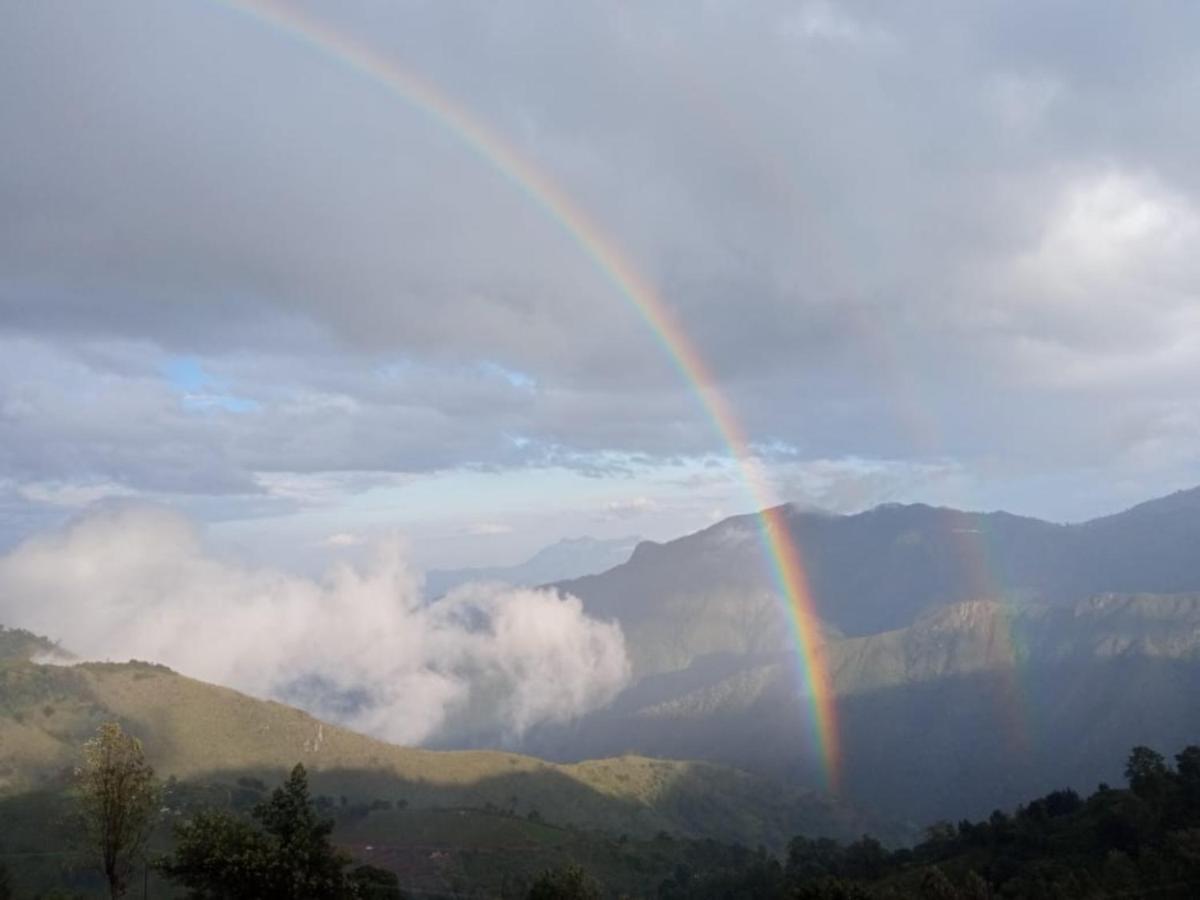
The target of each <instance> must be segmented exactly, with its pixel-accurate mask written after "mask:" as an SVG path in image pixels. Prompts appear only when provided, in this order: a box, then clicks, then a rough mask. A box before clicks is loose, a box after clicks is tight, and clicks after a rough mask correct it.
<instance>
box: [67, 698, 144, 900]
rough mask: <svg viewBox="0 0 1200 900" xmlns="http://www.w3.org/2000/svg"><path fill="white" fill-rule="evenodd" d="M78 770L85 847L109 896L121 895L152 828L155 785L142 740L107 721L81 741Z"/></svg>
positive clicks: (125, 888)
mask: <svg viewBox="0 0 1200 900" xmlns="http://www.w3.org/2000/svg"><path fill="white" fill-rule="evenodd" d="M83 760H84V762H83V766H82V767H81V768H80V770H79V773H78V776H77V779H76V780H77V786H78V792H79V808H80V813H81V819H82V825H83V831H84V833H85V834H86V836H87V844H88V847H89V849H90V850H91V851H92V853H93V854H94V855H95V858H96V860H97V862H98V863H99V864H100V869H101V871H103V872H104V880H105V881H106V882H107V883H108V891H109V895H110V896H111V897H114V898H116V897H123V896H124V895H125V892H126V890H127V889H128V887H129V877H130V875H131V874H132V872H133V869H134V866H135V865H136V864H137V862H138V861H139V859H140V856H141V853H142V850H143V849H144V848H145V846H146V842H147V840H148V839H149V837H150V832H151V830H152V829H153V828H154V822H155V817H156V815H157V812H158V789H157V787H156V786H155V784H154V770H153V769H152V768H150V766H149V765H148V764H147V763H146V757H145V755H144V754H143V753H142V745H141V742H140V741H138V740H137V739H136V738H132V737H130V736H129V735H127V734H126V733H125V732H124V731H122V730H121V726H120V725H118V724H117V723H115V722H106V723H105V724H103V725H101V726H100V728H99V729H98V730H97V732H96V736H95V737H94V738H92V739H91V740H89V741H88V742H87V743H85V744H84V745H83Z"/></svg>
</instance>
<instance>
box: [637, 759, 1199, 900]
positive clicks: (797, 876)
mask: <svg viewBox="0 0 1200 900" xmlns="http://www.w3.org/2000/svg"><path fill="white" fill-rule="evenodd" d="M1175 763H1176V764H1175V766H1174V768H1172V767H1171V766H1169V765H1168V763H1167V761H1166V760H1165V759H1164V758H1163V757H1162V756H1161V755H1160V754H1158V753H1157V752H1155V751H1153V750H1151V749H1149V748H1147V747H1136V748H1134V750H1133V752H1132V753H1131V754H1130V757H1129V762H1128V764H1127V766H1126V770H1125V774H1126V777H1127V778H1128V781H1129V789H1128V790H1116V789H1113V788H1110V787H1108V786H1107V785H1100V787H1099V788H1097V790H1096V791H1095V793H1093V794H1092V795H1091V796H1090V797H1088V798H1087V799H1083V798H1081V797H1080V796H1079V795H1078V794H1076V793H1075V792H1074V791H1071V790H1060V791H1054V792H1052V793H1050V794H1047V795H1046V796H1044V797H1041V798H1039V799H1037V800H1034V801H1033V802H1031V803H1029V804H1026V805H1023V806H1020V807H1018V808H1017V810H1016V811H1015V813H1013V814H1012V815H1008V814H1005V813H1003V812H1000V811H999V810H997V811H996V812H993V813H992V815H991V817H990V818H988V819H986V820H984V821H981V822H968V821H962V822H959V823H958V824H957V825H952V824H950V823H948V822H941V823H938V824H935V825H933V826H931V827H930V828H929V829H928V830H927V833H926V837H925V840H924V841H922V842H921V843H919V844H917V845H916V846H915V847H912V848H905V849H900V850H895V851H888V850H886V849H885V848H884V847H883V846H882V845H880V844H879V843H878V842H877V841H875V840H873V839H872V838H869V837H863V838H862V839H861V840H859V841H857V842H855V843H852V844H849V845H841V844H839V843H837V842H835V841H831V840H825V839H811V838H804V837H797V838H795V839H794V840H793V841H792V843H791V845H790V846H789V848H788V853H787V857H786V859H785V860H784V861H783V862H781V861H779V860H776V859H773V858H770V857H768V856H762V857H759V858H757V859H753V860H749V861H748V863H747V864H744V865H741V866H738V867H736V868H733V869H728V868H725V869H722V868H719V867H718V868H710V869H709V870H707V871H701V872H692V871H682V872H680V873H677V874H676V875H675V876H674V877H672V878H671V879H669V880H668V881H667V882H665V883H664V884H662V885H661V886H660V887H659V890H658V895H659V897H660V898H663V900H667V898H718V897H720V898H731V897H746V898H750V897H755V898H765V900H771V898H780V900H783V898H791V900H884V898H888V900H892V898H895V900H900V898H909V897H917V898H930V900H988V898H1008V897H1012V898H1047V900H1049V898H1064V900H1065V898H1072V900H1074V898H1097V900H1099V898H1106V897H1178V898H1186V897H1194V896H1196V895H1197V893H1198V892H1200V747H1195V746H1191V747H1188V748H1186V749H1185V750H1183V751H1182V752H1181V753H1179V754H1178V755H1177V756H1176V757H1175Z"/></svg>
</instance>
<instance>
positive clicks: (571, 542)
mask: <svg viewBox="0 0 1200 900" xmlns="http://www.w3.org/2000/svg"><path fill="white" fill-rule="evenodd" d="M639 542H640V538H637V537H620V538H594V537H587V536H585V537H577V538H564V539H563V540H561V541H558V542H557V543H555V544H551V545H550V546H549V547H543V548H542V549H541V550H539V551H538V552H537V553H535V554H534V555H533V556H531V557H530V558H529V559H527V560H525V561H524V562H522V563H518V564H517V565H514V566H488V567H479V568H469V569H431V570H430V571H428V572H426V573H425V594H426V596H427V597H430V598H431V599H432V598H437V597H440V596H442V595H443V594H446V593H448V592H449V591H451V590H453V589H454V588H456V587H459V586H460V585H463V584H467V583H468V582H481V583H496V582H499V583H502V584H508V585H512V586H513V587H532V586H534V585H538V584H546V583H548V582H551V581H563V580H565V579H568V578H579V577H581V576H583V575H592V574H595V573H597V572H604V571H607V570H608V569H611V568H613V567H614V566H619V565H620V564H621V563H623V562H625V561H626V560H628V559H629V555H630V554H631V553H633V550H634V548H635V547H636V546H637V545H638V543H639Z"/></svg>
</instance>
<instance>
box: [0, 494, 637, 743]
mask: <svg viewBox="0 0 1200 900" xmlns="http://www.w3.org/2000/svg"><path fill="white" fill-rule="evenodd" d="M0 622H2V623H3V624H6V625H10V626H19V627H23V628H28V629H31V630H33V631H36V632H39V633H43V634H46V635H49V636H51V637H53V638H55V639H58V640H61V641H62V643H63V645H64V646H65V647H67V648H69V649H70V650H71V651H73V652H74V653H77V654H79V655H81V656H83V657H85V658H89V659H120V660H123V659H128V658H138V659H146V660H153V661H155V662H162V663H165V664H167V665H169V666H171V667H172V668H175V669H177V670H179V671H180V672H183V673H185V674H187V675H192V676H195V677H197V678H202V679H205V680H208V681H214V682H218V683H220V684H226V685H229V686H231V687H235V688H238V689H241V690H244V691H247V692H249V693H252V694H256V695H259V696H266V697H273V698H277V699H281V700H284V701H287V702H293V703H296V704H297V705H300V706H303V707H305V708H306V709H308V710H310V711H311V712H313V713H314V714H315V715H318V716H321V717H323V718H326V719H330V720H334V721H337V722H340V723H342V724H345V725H347V726H349V727H352V728H355V729H358V730H361V731H365V732H368V733H370V734H374V735H377V736H379V737H382V738H386V739H388V740H392V741H398V742H404V743H421V742H427V741H438V742H452V741H454V740H455V739H456V738H470V739H474V740H479V739H492V740H498V741H503V740H506V739H511V738H514V737H517V736H519V735H520V734H521V733H522V732H523V731H524V730H525V729H527V728H529V727H531V726H533V725H535V724H537V723H540V722H548V721H564V720H569V719H571V718H573V717H575V716H579V715H581V714H583V713H585V712H588V711H589V710H591V709H594V708H596V707H599V706H602V705H604V704H606V703H608V702H609V701H610V700H611V699H612V698H613V697H614V696H615V695H616V694H617V693H618V692H619V691H620V690H621V688H623V687H624V686H625V684H626V682H627V681H628V678H629V663H628V659H627V657H626V654H625V644H624V638H623V636H622V634H621V630H620V627H619V626H618V625H617V624H615V623H607V622H600V621H597V620H595V619H591V618H589V617H588V616H586V615H585V614H584V612H583V606H582V604H581V603H580V601H579V600H578V599H576V598H574V597H571V596H560V595H559V594H557V593H555V592H552V591H542V590H538V591H535V590H512V589H507V588H495V587H491V588H489V587H483V586H468V587H466V588H463V589H460V590H457V591H455V592H453V593H452V594H450V595H449V596H447V597H445V598H443V599H441V600H438V601H436V602H433V603H428V602H425V601H423V600H422V596H421V582H420V577H419V576H418V575H417V574H416V573H414V572H413V571H412V570H411V569H409V568H408V566H407V565H406V564H405V561H404V559H403V555H402V552H401V547H400V545H399V542H391V543H384V544H381V545H380V546H379V547H378V548H377V554H376V556H375V559H374V561H373V562H372V563H371V564H370V565H368V566H365V567H363V568H362V569H355V568H351V567H349V566H339V567H336V568H334V569H333V570H331V571H330V572H329V573H328V574H327V575H326V576H325V578H323V579H321V580H320V581H316V580H311V579H307V578H301V577H297V576H294V575H290V574H286V573H283V572H279V571H274V570H267V569H253V568H247V567H244V566H240V565H237V564H233V563H230V562H228V561H223V560H221V559H219V558H217V557H215V556H214V555H213V554H211V553H210V552H208V551H207V550H206V548H205V547H204V545H203V543H202V541H201V538H200V535H199V534H198V533H197V531H196V529H195V528H194V527H193V526H192V525H191V524H190V523H189V522H188V521H187V520H186V519H184V518H182V517H181V516H179V515H177V514H175V513H172V512H168V511H166V510H162V509H157V508H150V507H144V506H136V507H135V506H129V507H121V508H113V509H105V510H99V511H96V512H93V513H91V514H89V515H87V516H85V517H84V518H81V519H79V520H77V521H75V522H73V523H72V524H70V525H68V526H67V527H66V528H64V529H62V530H61V531H58V532H55V533H53V534H48V535H44V536H39V537H36V538H33V539H31V540H29V541H26V542H25V543H24V544H22V545H20V546H19V547H17V548H16V549H15V550H13V551H12V552H11V553H9V554H8V555H6V556H4V557H0Z"/></svg>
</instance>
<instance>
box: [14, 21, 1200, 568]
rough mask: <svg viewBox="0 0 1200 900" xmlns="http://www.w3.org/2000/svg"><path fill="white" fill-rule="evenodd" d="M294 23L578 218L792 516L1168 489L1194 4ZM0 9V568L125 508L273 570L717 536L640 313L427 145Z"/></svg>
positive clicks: (171, 54) (238, 31) (314, 83)
mask: <svg viewBox="0 0 1200 900" xmlns="http://www.w3.org/2000/svg"><path fill="white" fill-rule="evenodd" d="M303 8H304V9H305V10H306V12H307V14H308V15H310V16H312V17H314V18H316V19H318V20H320V21H322V22H323V23H325V25H326V27H327V28H328V29H331V30H332V31H335V32H338V33H341V34H343V35H346V36H349V37H350V38H352V39H353V40H357V41H360V42H362V43H365V44H367V45H369V46H371V47H372V48H374V49H375V50H376V51H378V52H379V53H382V54H385V55H387V56H388V57H390V58H392V59H394V60H395V61H396V62H397V63H398V64H400V65H402V66H404V67H405V68H406V69H408V70H410V71H412V72H414V73H417V74H419V75H420V76H421V77H422V78H424V79H426V80H427V81H429V82H431V83H433V84H435V85H437V86H438V88H439V89H441V90H442V91H443V92H445V93H446V94H448V95H450V96H452V97H454V98H456V100H457V101H458V102H460V103H461V104H462V105H463V106H464V107H465V108H466V109H468V110H470V111H471V113H472V114H473V115H474V116H475V117H476V118H477V119H478V120H479V122H481V123H482V124H483V125H484V126H486V127H487V128H488V129H490V130H492V131H493V132H495V133H497V134H499V135H501V136H503V138H504V139H505V140H506V141H508V142H509V143H510V144H512V145H513V146H515V147H516V148H517V150H518V151H519V152H520V153H521V154H522V155H523V157H524V158H525V159H526V160H528V162H529V163H530V164H531V165H532V166H533V167H535V168H536V169H538V170H539V171H541V172H543V173H544V174H545V175H546V177H548V178H549V179H551V180H552V181H553V182H555V183H557V185H558V186H559V187H561V189H562V190H563V191H564V192H565V193H566V194H567V195H569V196H570V197H571V198H572V199H573V202H574V203H576V204H577V205H578V206H579V207H580V208H581V209H583V210H585V211H586V212H587V213H588V215H589V216H590V217H591V218H593V219H594V220H595V221H596V222H598V223H599V224H600V226H601V227H602V229H603V230H604V231H605V232H606V234H607V235H608V236H609V237H610V239H611V240H612V241H613V242H614V243H615V244H617V245H619V246H620V247H621V248H623V250H624V252H625V253H626V254H627V256H628V259H629V260H630V261H631V263H632V264H634V265H635V266H636V267H637V268H638V269H639V270H640V271H641V272H642V273H643V275H644V276H645V277H646V278H647V279H648V280H649V281H650V282H652V283H653V284H654V285H655V286H656V287H657V289H658V291H659V293H660V294H661V295H662V296H663V297H664V298H665V300H666V302H667V303H668V304H669V306H670V307H671V309H672V311H673V312H674V314H675V316H676V317H677V318H678V320H679V321H680V322H681V323H682V325H683V327H684V329H685V331H686V332H687V333H688V335H689V336H690V339H691V340H692V341H693V342H694V344H695V345H696V347H697V348H698V351H699V353H700V355H701V356H702V357H703V358H704V359H705V360H706V361H707V362H708V364H709V366H710V367H711V369H712V371H713V372H714V373H715V375H716V378H717V380H718V383H719V387H720V389H721V390H722V391H723V392H725V394H726V395H727V397H728V398H729V401H730V404H731V406H732V407H733V408H734V409H735V410H736V411H737V413H738V415H739V416H740V417H741V419H742V421H743V424H744V426H745V428H746V431H747V432H748V433H749V435H750V436H751V438H752V440H753V441H754V442H755V445H756V447H757V448H758V451H759V452H760V453H761V455H762V462H763V465H764V467H765V470H766V471H767V472H768V473H769V475H770V477H771V479H772V481H773V483H774V484H775V487H776V493H777V496H778V497H780V498H781V499H790V500H795V501H797V502H801V503H807V504H816V505H820V506H824V507H827V508H831V509H837V510H852V509H858V508H862V507H864V506H867V505H870V504H873V503H876V502H881V501H885V500H916V499H923V500H928V501H931V502H943V503H951V504H955V505H960V506H967V507H976V508H980V507H983V508H997V507H1002V508H1008V509H1011V510H1013V511H1015V512H1023V513H1030V514H1035V515H1041V516H1046V517H1049V518H1053V519H1057V520H1065V519H1077V518H1083V517H1087V516H1091V515H1094V514H1098V513H1103V512H1108V511H1112V510H1115V509H1117V508H1120V507H1121V506H1123V505H1126V504H1129V503H1132V502H1135V501H1138V500H1141V499H1145V498H1148V497H1150V496H1153V495H1155V494H1158V493H1164V492H1167V491H1170V490H1173V489H1176V488H1179V487H1185V486H1191V485H1193V484H1195V483H1196V482H1200V466H1198V465H1197V452H1196V451H1197V449H1198V448H1200V303H1198V302H1197V292H1198V291H1200V257H1198V255H1197V253H1196V247H1197V246H1198V244H1197V241H1198V239H1200V207H1198V206H1197V203H1198V202H1200V199H1198V195H1197V191H1198V189H1200V183H1198V179H1200V167H1198V166H1197V165H1196V164H1195V162H1196V160H1197V158H1200V156H1198V152H1200V119H1198V118H1197V116H1196V115H1195V110H1196V108H1197V107H1198V106H1200V55H1197V54H1196V53H1195V52H1194V50H1195V40H1194V36H1195V34H1196V33H1197V31H1196V29H1197V26H1198V25H1200V21H1198V20H1200V7H1197V6H1195V5H1194V4H1185V3H1177V4H1171V3H1162V4H1124V3H1122V4H1116V3H1112V4H1109V3H1097V2H1093V0H1088V2H1070V3H1064V2H1037V3H1032V2H1031V3H1012V2H994V3H975V4H969V5H966V4H961V3H958V2H944V3H932V2H930V3H918V4H903V5H901V4H893V3H833V2H828V3H826V2H808V3H768V2H764V3H755V4H746V3H734V2H706V3H657V4H646V3H613V2H598V3H583V2H580V3H571V4H563V3H560V2H544V3H539V2H528V3H519V4H517V3H511V4H499V3H493V2H479V3H442V2H411V3H409V2H391V0H389V2H382V0H378V2H360V0H339V2H337V3H333V2H326V3H306V4H303ZM0 15H2V17H3V21H2V27H0V84H2V85H3V89H2V90H0V137H2V139H3V140H2V146H3V151H2V152H0V549H3V548H7V547H10V546H12V545H14V544H15V543H17V542H19V541H21V540H22V539H24V538H27V537H29V536H30V535H33V534H35V533H38V532H41V531H43V530H45V529H48V528H52V527H54V526H55V525H56V524H57V523H59V522H61V521H62V520H63V519H64V518H67V517H70V516H72V515H75V514H77V513H79V512H80V511H81V510H85V509H87V508H89V506H90V505H92V504H95V503H104V502H111V501H112V500H113V499H122V498H124V499H130V498H132V499H135V500H137V499H141V500H149V501H152V502H154V503H159V504H165V505H167V506H170V507H173V508H175V509H177V510H179V511H181V512H183V513H184V514H185V515H187V516H188V517H190V518H192V519H194V520H198V521H200V522H203V523H207V529H208V533H209V534H210V535H211V536H212V537H213V538H215V539H216V540H217V541H219V542H224V543H225V544H226V545H227V546H229V547H232V548H236V549H237V550H238V551H240V552H244V553H246V554H248V555H251V556H262V557H265V558H269V559H271V560H273V561H276V562H282V563H285V564H295V565H297V566H303V565H309V564H311V563H312V562H313V560H323V559H326V558H328V557H330V556H335V555H338V554H342V553H349V552H353V548H354V547H356V546H357V545H359V544H360V543H362V542H365V541H369V540H370V539H371V538H372V537H375V536H378V535H380V534H383V533H385V532H392V531H399V532H400V533H401V534H402V535H403V536H404V537H405V538H406V539H407V540H408V542H409V546H410V552H411V553H412V555H413V558H414V559H415V560H416V562H417V563H418V565H460V564H470V563H494V562H506V561H515V560H516V559H517V558H519V557H521V556H523V555H526V554H527V553H529V552H531V551H532V550H534V549H536V548H537V547H539V546H541V545H542V544H545V543H548V542H550V541H552V540H555V539H557V538H559V537H562V536H566V535H577V534H583V533H592V534H596V535H618V534H620V535H624V534H629V533H640V534H643V535H646V536H651V537H660V538H661V537H669V536H673V535H677V534H680V533H682V532H685V531H688V530H692V529H694V528H697V527H700V526H703V525H705V524H707V523H708V522H709V521H711V520H712V519H713V518H715V517H719V516H722V515H727V514H732V513H734V512H741V511H745V510H746V509H747V508H748V505H749V502H750V501H749V500H748V499H747V497H746V495H745V493H744V492H743V490H742V489H741V487H740V486H739V483H738V479H737V474H736V471H735V469H734V467H733V466H731V465H730V463H729V460H728V458H727V456H726V449H725V448H724V446H723V444H722V442H721V440H720V437H719V435H718V434H717V432H716V430H715V429H714V427H713V425H712V422H711V421H710V420H709V419H708V418H707V416H706V414H705V412H704V410H703V408H702V407H701V405H700V404H699V402H698V400H697V398H696V396H695V394H694V393H693V392H692V391H691V389H690V387H689V385H688V384H686V383H685V382H684V381H683V379H682V378H681V377H680V375H679V373H678V371H677V370H676V369H675V368H674V367H673V365H672V363H671V361H670V359H669V358H668V357H667V355H666V354H665V353H664V350H663V348H662V345H661V343H660V342H659V341H658V340H657V339H656V338H655V336H654V335H653V334H652V333H651V332H650V331H649V330H648V328H647V327H646V325H645V323H644V322H643V321H642V320H641V319H640V318H639V316H638V315H637V314H636V313H635V312H634V311H633V310H632V309H631V308H630V307H629V305H628V304H627V303H625V302H624V301H623V299H622V298H621V297H620V295H619V294H617V292H616V291H615V290H614V289H613V287H612V285H611V283H610V282H609V281H608V280H607V279H606V278H605V277H604V276H603V275H602V273H600V272H599V271H598V270H597V269H596V267H595V265H594V264H593V263H592V261H591V260H589V258H588V257H587V256H586V255H585V254H584V253H582V252H581V250H580V248H579V247H578V246H577V245H576V244H575V243H574V242H573V241H572V239H571V238H570V236H569V235H568V234H566V233H565V232H564V230H563V229H562V227H561V226H560V225H559V224H558V223H556V222H555V221H553V220H552V219H551V218H549V217H548V216H547V215H546V214H545V213H544V212H543V211H542V210H541V209H540V208H539V207H538V206H537V204H535V203H533V202H531V201H530V199H529V197H528V196H527V195H525V194H523V193H522V192H521V191H520V190H518V189H515V188H514V186H513V185H512V184H511V183H510V182H508V181H506V180H505V179H503V178H501V177H499V176H498V174H497V172H496V171H495V170H494V169H492V168H489V167H488V166H487V165H486V164H485V163H484V162H482V161H481V160H480V158H479V157H478V156H477V155H475V154H473V153H472V152H470V151H469V150H468V149H467V148H466V147H465V146H464V144H463V142H462V141H461V140H460V139H459V138H457V137H456V136H455V135H454V134H452V133H451V132H450V131H448V130H447V129H446V128H444V127H442V126H440V125H439V124H438V123H437V122H435V121H434V120H432V119H431V118H430V117H429V116H427V115H424V114H422V113H421V112H420V111H418V110H416V109H414V108H413V107H412V106H411V105H409V104H406V103H405V102H404V101H403V100H400V99H398V98H396V97H395V96H393V95H391V94H389V93H388V92H387V91H386V90H383V89H381V87H380V85H378V84H377V83H374V82H372V81H371V80H369V79H367V78H364V77H363V76H362V75H361V74H360V73H357V72H355V71H353V70H352V69H351V68H350V67H347V66H346V65H344V64H342V63H340V62H339V61H338V60H337V59H335V58H333V57H331V56H330V55H329V54H327V53H322V52H320V51H319V50H317V49H314V48H313V47H312V46H308V45H305V44H303V43H300V42H297V41H295V40H294V39H292V38H290V37H288V36H287V35H286V34H284V33H282V32H281V31H279V30H278V29H272V28H270V27H266V26H264V25H263V24H262V23H261V22H259V21H256V20H255V19H253V18H251V17H247V16H245V15H242V14H240V13H238V12H237V11H235V10H231V9H230V8H229V7H227V6H225V5H223V4H221V3H217V2H208V0H194V2H192V0H173V2H166V3H152V4H147V3H140V2H138V3H134V2H121V0H108V2H105V3H103V4H100V3H68V2H39V3H12V4H8V5H7V6H6V8H5V9H4V11H3V13H2V14H0Z"/></svg>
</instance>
